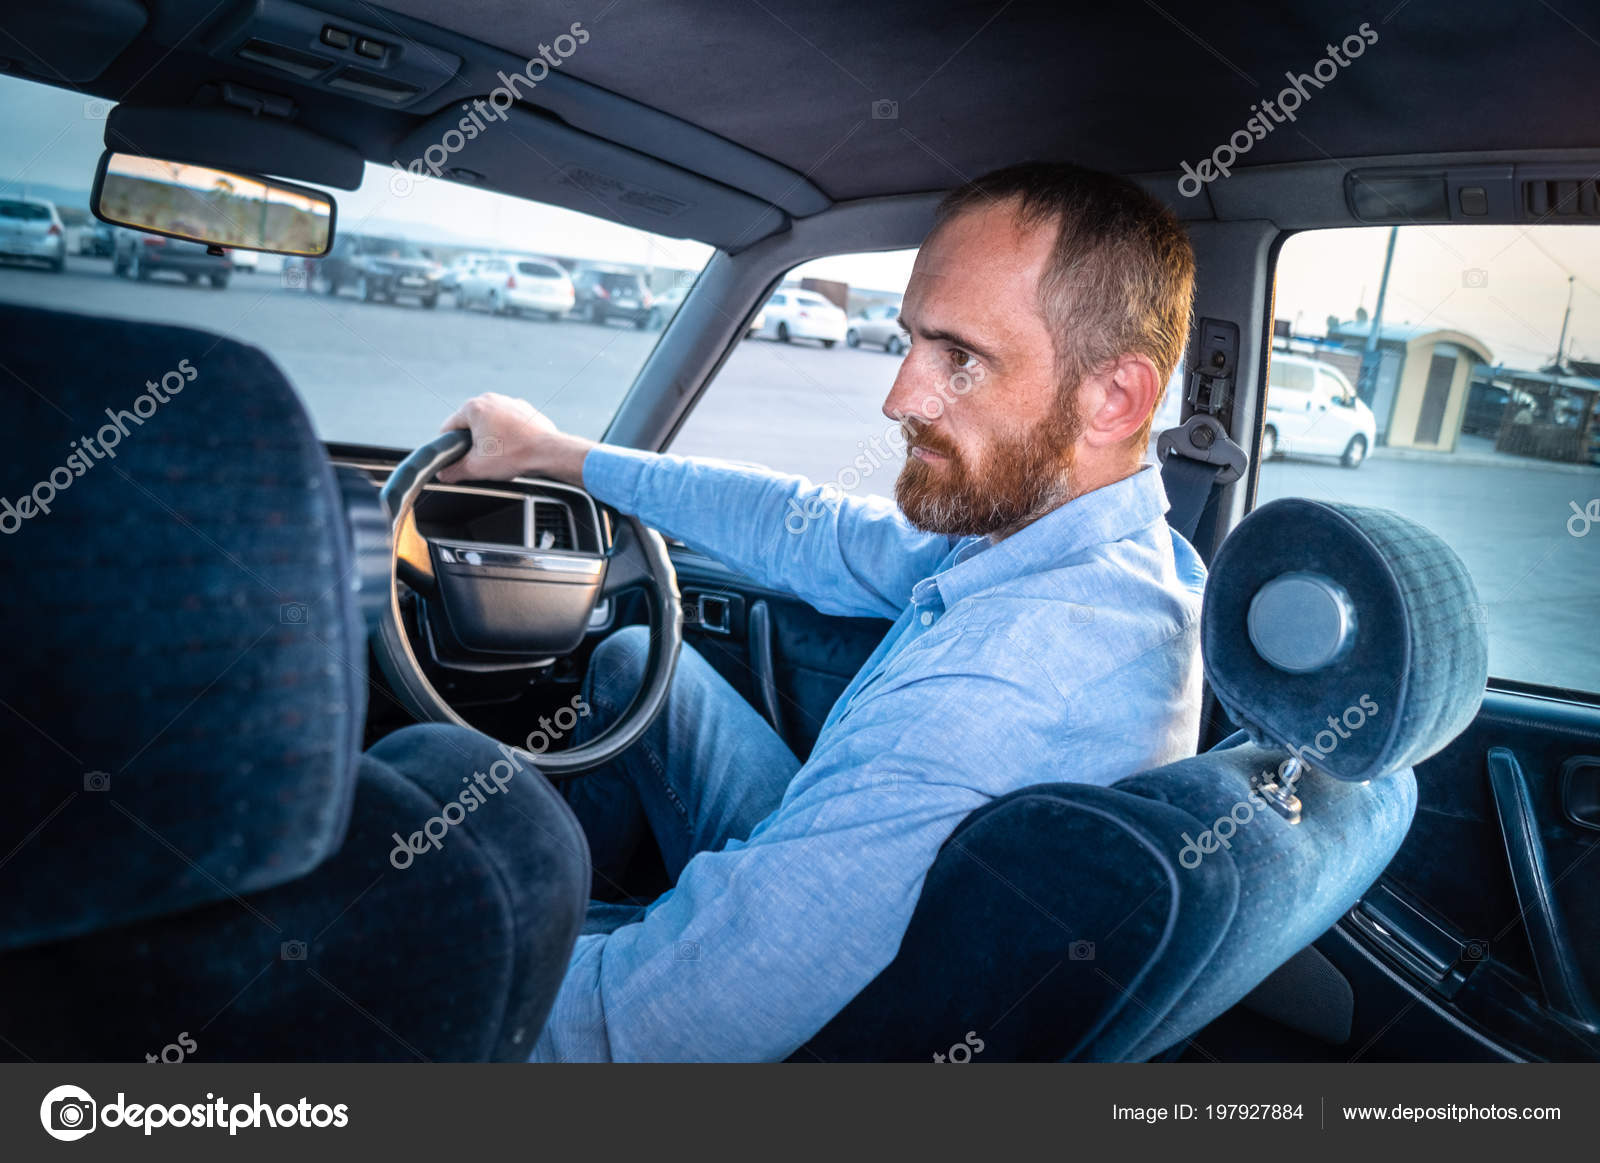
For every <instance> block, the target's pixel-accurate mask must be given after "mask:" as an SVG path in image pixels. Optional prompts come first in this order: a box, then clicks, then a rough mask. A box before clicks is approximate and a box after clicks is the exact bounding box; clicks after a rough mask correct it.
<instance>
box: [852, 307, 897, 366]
mask: <svg viewBox="0 0 1600 1163" xmlns="http://www.w3.org/2000/svg"><path fill="white" fill-rule="evenodd" d="M844 341H845V342H846V343H847V344H849V345H850V346H851V347H860V346H861V345H862V344H863V343H866V344H870V345H871V346H873V347H881V348H883V350H885V351H887V352H888V353H889V354H890V355H902V354H904V352H905V350H906V348H908V347H910V346H911V336H909V335H907V334H906V329H905V328H904V327H901V326H900V304H898V303H881V304H879V305H878V306H876V307H868V308H867V309H866V310H865V311H863V312H861V314H859V315H857V316H856V317H855V318H853V319H851V320H850V321H849V330H848V331H846V332H845V334H844Z"/></svg>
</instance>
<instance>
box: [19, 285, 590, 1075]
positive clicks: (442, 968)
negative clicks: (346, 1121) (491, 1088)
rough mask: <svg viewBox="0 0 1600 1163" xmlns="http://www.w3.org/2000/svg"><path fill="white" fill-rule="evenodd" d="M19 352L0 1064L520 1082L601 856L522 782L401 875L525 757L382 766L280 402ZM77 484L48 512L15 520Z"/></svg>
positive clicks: (236, 347)
mask: <svg viewBox="0 0 1600 1163" xmlns="http://www.w3.org/2000/svg"><path fill="white" fill-rule="evenodd" d="M0 347H3V348H4V349H5V351H6V353H7V354H6V356H5V359H4V361H3V364H0V376H5V377H6V378H7V388H8V395H9V398H10V400H11V404H12V413H11V416H10V419H11V422H12V423H13V425H14V426H15V427H14V431H16V432H19V433H22V434H24V437H25V438H24V439H18V440H13V441H11V442H10V443H9V447H10V448H11V449H12V450H13V459H12V460H11V461H10V462H9V463H8V464H7V465H6V466H5V467H4V469H3V470H0V471H3V474H4V484H3V486H0V498H4V501H0V535H3V537H4V542H3V545H4V553H3V555H0V586H3V587H4V592H5V594H6V601H5V603H4V605H3V606H0V630H3V632H4V634H5V635H6V638H7V644H8V647H9V648H10V649H9V651H8V657H7V663H6V666H5V667H4V668H0V699H3V700H4V704H3V706H0V746H3V747H4V748H5V753H6V757H7V760H8V762H9V763H10V771H11V777H10V779H9V780H8V782H7V786H6V792H7V796H8V799H7V803H6V810H5V811H4V812H0V852H3V853H8V854H9V856H8V857H7V858H6V859H4V860H0V1057H6V1058H21V1057H24V1056H25V1057H27V1058H31V1059H35V1060H57V1061H67V1060H85V1059H88V1060H95V1059H109V1060H119V1059H120V1060H129V1061H140V1060H143V1057H144V1055H145V1054H148V1053H152V1052H153V1053H156V1054H158V1055H159V1054H160V1053H161V1052H162V1050H163V1048H164V1047H166V1046H168V1045H171V1044H173V1043H175V1042H176V1041H177V1039H178V1038H179V1036H180V1034H182V1033H187V1034H188V1035H189V1037H190V1038H191V1039H192V1040H193V1041H194V1042H195V1043H197V1044H198V1048H197V1049H195V1050H193V1051H192V1053H193V1054H194V1055H195V1056H196V1057H200V1058H204V1059H206V1060H210V1061H218V1060H241V1059H249V1060H337V1059H353V1060H386V1059H401V1060H414V1059H417V1058H428V1059H450V1060H455V1059H461V1060H477V1059H485V1058H498V1059H509V1060H517V1059H523V1058H525V1057H526V1055H527V1053H528V1048H529V1047H530V1046H531V1045H532V1042H533V1040H534V1038H535V1037H536V1036H537V1034H538V1032H539V1030H540V1028H541V1027H542V1025H543V1023H544V1020H545V1017H546V1015H547V1013H548V1010H549V1006H550V1003H551V1001H552V1000H553V999H554V997H555V993H556V990H557V988H558V986H559V983H560V980H561V976H562V974H563V972H564V970H565V967H566V963H567V960H568V958H569V957H570V955H571V950H572V946H573V943H574V942H575V940H576V938H577V933H578V930H579V928H580V926H581V925H582V922H583V916H584V904H585V902H586V900H587V896H588V885H589V871H588V849H587V845H586V843H585V841H584V837H583V833H582V831H581V829H580V828H579V827H578V824H577V821H576V820H575V819H574V818H573V816H572V814H571V812H570V811H569V810H568V808H567V806H566V804H565V802H564V801H563V800H562V799H561V797H560V796H559V795H557V794H556V792H555V789H554V788H553V787H551V786H550V785H549V783H548V782H547V781H546V780H545V779H544V778H543V777H542V776H540V775H539V774H538V773H537V772H535V771H532V770H531V769H524V770H522V771H520V772H517V773H515V774H513V775H511V776H510V778H509V779H507V780H504V781H501V780H496V784H497V785H498V784H500V783H502V782H503V783H504V786H503V787H499V786H497V787H496V789H495V792H494V794H493V795H489V796H485V797H483V802H482V803H481V804H480V805H479V806H478V807H477V809H476V810H474V811H471V812H469V813H463V816H462V818H461V819H460V821H459V822H455V823H454V826H453V827H449V828H447V829H445V830H444V833H445V834H444V835H443V836H442V837H441V840H440V844H439V846H438V847H437V848H434V847H432V846H427V847H425V848H424V849H423V850H422V851H421V852H417V853H407V852H404V851H402V852H401V853H400V854H399V856H396V855H395V853H396V840H395V835H396V834H399V835H400V836H402V837H409V836H410V835H411V834H412V833H414V832H418V831H419V830H421V829H423V828H424V827H425V826H427V825H429V823H430V821H432V820H433V819H435V818H440V819H444V818H447V816H448V812H447V806H448V805H450V804H451V803H452V802H453V801H457V800H458V798H459V797H460V796H461V795H462V791H463V784H464V783H465V782H466V781H468V780H472V779H473V777H474V775H475V774H476V773H479V772H483V773H489V774H491V775H492V774H493V773H492V772H491V770H490V769H491V766H492V765H493V764H495V763H496V762H497V761H501V759H502V756H501V752H500V750H499V748H498V746H497V745H496V744H494V743H493V742H492V741H491V740H489V739H488V738H487V737H485V736H483V735H480V734H478V733H477V732H473V731H469V730H465V729H463V728H458V727H447V726H427V727H414V728H408V729H406V730H403V731H400V732H397V733H395V734H394V735H391V736H389V737H388V738H386V739H384V740H382V741H381V742H380V743H379V744H378V745H377V746H376V747H374V748H373V749H372V751H371V752H370V753H369V754H368V755H366V756H362V755H361V754H360V738H361V736H360V733H361V731H362V728H363V721H364V710H365V695H366V691H367V685H366V684H367V675H366V658H367V655H366V638H365V631H364V626H363V624H362V622H361V620H360V616H359V610H358V607H357V594H356V592H355V589H354V585H353V583H354V582H355V581H356V579H357V577H358V571H357V570H356V569H355V567H354V563H353V561H352V550H351V541H350V531H349V529H348V528H347V526H346V522H345V520H344V513H343V509H342V504H341V502H340V493H339V491H338V488H337V486H336V484H335V482H334V479H333V475H332V473H331V472H330V469H329V467H328V464H327V459H326V456H325V454H324V452H323V450H322V448H321V446H320V445H319V444H318V442H317V440H316V437H315V434H314V433H313V431H312V429H311V425H310V422H309V420H308V418H307V417H306V414H305V411H304V409H303V408H302V407H301V405H300V402H299V401H298V399H297V398H296V397H295V395H294V393H293V391H292V390H291V389H290V387H289V385H288V384H287V383H286V382H285V381H284V379H283V377H282V375H281V374H280V373H279V372H278V370H277V369H276V368H275V367H274V366H273V365H272V363H271V362H270V361H269V360H268V359H267V358H266V357H265V356H264V355H263V354H262V353H261V352H259V351H257V350H255V349H254V348H251V347H246V346H243V345H241V344H238V343H235V342H232V341H229V340H226V339H223V338H219V337H217V336H214V335H208V334H205V333H202V332H198V331H192V330H187V329H183V328H173V327H154V326H149V325H144V324H133V323H124V322H120V321H115V320H106V319H93V318H84V317H79V316H74V315H68V314H57V313H50V312H42V311H33V310H26V309H16V308H5V309H4V310H0ZM185 369H189V370H192V371H194V373H195V375H194V376H193V377H192V378H190V377H189V376H188V375H187V374H186V371H185ZM174 372H176V373H177V375H178V377H179V379H178V381H176V382H174V381H173V380H172V378H171V374H172V373H174ZM163 377H166V378H167V382H168V383H169V384H170V385H171V387H169V388H168V389H166V390H165V391H164V392H163V393H162V394H163V395H164V396H165V397H166V398H165V399H164V400H162V401H156V400H155V398H154V397H153V396H150V397H149V399H150V400H151V401H152V402H150V403H145V404H136V403H135V400H136V398H137V397H140V396H145V395H148V393H149V389H148V388H147V387H146V386H145V381H147V380H150V381H154V382H155V383H156V384H157V386H158V387H159V386H160V385H161V384H162V381H163ZM172 387H176V388H178V389H179V390H177V391H176V392H174V391H172V390H171V388H172ZM108 409H109V410H110V411H111V412H112V413H113V414H114V413H117V412H120V411H128V412H129V415H130V416H131V417H132V419H128V418H124V419H123V420H122V424H123V425H124V426H125V427H126V428H127V434H126V435H121V434H120V431H121V430H120V429H116V428H113V429H112V431H114V432H117V433H118V436H117V437H116V445H117V447H115V448H114V449H113V450H111V451H114V452H115V456H114V457H112V456H111V455H109V454H107V455H106V456H105V458H104V459H91V460H83V461H79V462H76V463H77V465H78V466H81V469H82V471H79V472H77V473H76V475H70V474H71V473H72V471H73V468H74V464H73V462H70V461H69V459H68V458H69V457H70V456H72V455H74V453H75V452H76V449H75V447H74V445H73V443H72V442H73V441H79V442H80V444H79V447H81V441H82V438H83V437H85V436H88V437H89V438H90V439H91V440H95V441H96V442H97V443H98V437H97V436H96V433H97V430H99V429H101V428H103V427H107V426H110V425H111V424H113V423H114V422H115V417H114V416H113V417H112V418H111V419H108V417H107V410H108ZM135 421H141V422H137V423H136V422H135ZM111 439H112V438H111V436H110V434H109V433H108V434H107V441H106V443H110V442H111ZM88 455H91V456H92V454H88ZM63 465H66V466H67V467H66V470H65V471H66V472H67V473H68V474H69V475H68V476H62V475H61V474H60V473H58V474H57V477H58V480H60V481H61V484H62V486H63V487H60V488H59V489H58V490H57V492H56V495H55V496H54V497H53V498H52V497H50V496H49V495H48V493H47V492H46V491H44V490H41V491H40V493H39V495H40V497H41V498H42V499H43V501H44V503H45V504H48V505H49V511H48V512H44V511H40V510H39V509H38V508H37V507H31V511H28V512H23V511H21V510H19V508H18V505H17V501H18V499H19V498H20V497H22V496H24V495H27V494H29V493H30V492H32V491H33V490H34V487H35V485H36V483H37V482H39V481H48V480H49V478H50V475H51V472H52V469H53V468H60V467H61V466H63ZM7 502H9V509H8V508H7ZM24 508H30V507H28V506H24ZM8 512H9V513H10V514H11V515H10V516H9V517H8V516H7V514H8ZM13 526H14V527H13ZM501 774H504V773H503V772H502V773H501ZM451 810H455V809H451ZM408 855H409V856H410V857H411V858H410V859H406V858H405V857H406V856H408Z"/></svg>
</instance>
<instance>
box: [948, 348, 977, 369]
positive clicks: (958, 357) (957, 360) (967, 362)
mask: <svg viewBox="0 0 1600 1163" xmlns="http://www.w3.org/2000/svg"><path fill="white" fill-rule="evenodd" d="M950 362H951V363H953V364H955V365H956V366H957V367H971V366H972V364H973V362H974V361H973V358H972V353H971V352H968V351H962V350H961V349H960V348H959V347H958V348H956V349H954V350H953V351H951V353H950Z"/></svg>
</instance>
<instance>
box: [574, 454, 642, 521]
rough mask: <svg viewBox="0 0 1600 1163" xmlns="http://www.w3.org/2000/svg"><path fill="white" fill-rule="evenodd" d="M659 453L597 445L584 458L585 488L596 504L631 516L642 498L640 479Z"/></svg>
mask: <svg viewBox="0 0 1600 1163" xmlns="http://www.w3.org/2000/svg"><path fill="white" fill-rule="evenodd" d="M656 455H657V454H656V453H653V452H641V451H639V450H638V449H636V448H617V447H615V446H613V445H609V444H597V445H595V446H594V447H593V448H591V449H590V450H589V451H588V453H587V454H586V455H585V456H584V458H583V487H584V489H585V490H586V491H587V492H588V493H589V495H590V496H591V497H593V498H594V499H595V500H597V501H601V502H603V503H605V504H607V505H611V506H612V507H613V508H617V509H621V510H622V511H623V512H625V513H631V512H633V511H634V510H635V509H636V508H637V505H636V504H635V502H636V499H637V497H638V495H639V478H640V477H641V476H643V475H644V470H645V467H646V466H647V465H649V464H650V462H651V461H653V460H655V459H656Z"/></svg>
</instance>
